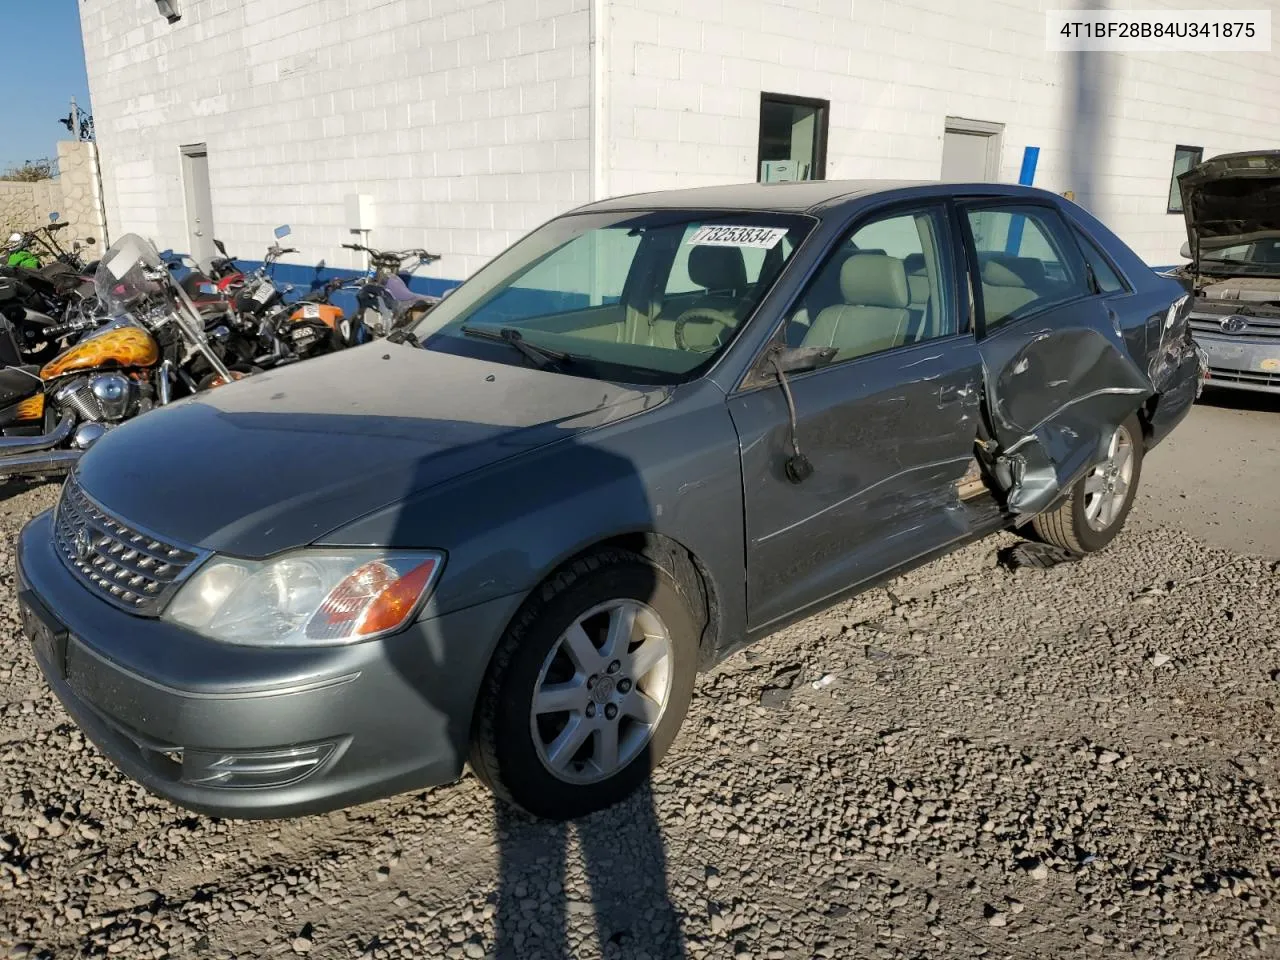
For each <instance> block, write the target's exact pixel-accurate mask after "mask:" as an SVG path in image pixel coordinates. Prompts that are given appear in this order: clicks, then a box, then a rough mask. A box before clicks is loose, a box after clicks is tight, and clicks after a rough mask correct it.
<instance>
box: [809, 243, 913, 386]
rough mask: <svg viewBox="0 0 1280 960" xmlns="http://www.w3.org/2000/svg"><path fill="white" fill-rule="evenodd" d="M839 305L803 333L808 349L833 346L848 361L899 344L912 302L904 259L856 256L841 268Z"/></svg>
mask: <svg viewBox="0 0 1280 960" xmlns="http://www.w3.org/2000/svg"><path fill="white" fill-rule="evenodd" d="M840 294H841V297H842V299H843V301H844V302H843V303H839V304H835V305H833V306H830V307H827V308H826V309H825V310H823V311H822V312H821V313H819V314H818V315H817V316H816V317H815V318H814V320H813V323H812V324H811V325H810V328H809V332H808V333H807V334H806V335H805V337H804V341H803V345H804V346H806V347H810V346H814V347H835V348H836V356H835V359H836V360H837V361H839V360H847V359H850V358H852V357H860V356H864V355H866V354H869V353H876V352H878V351H880V350H888V349H891V348H892V347H897V346H901V345H902V344H903V343H905V342H906V341H907V327H908V323H909V321H910V318H911V314H910V311H909V309H908V305H909V304H910V302H911V295H910V291H909V289H908V287H907V272H906V269H905V268H904V267H903V264H902V261H901V260H899V259H898V258H897V257H890V256H887V255H885V254H878V253H856V254H854V255H853V256H851V257H849V259H847V260H846V261H845V262H844V264H843V265H842V266H841V267H840Z"/></svg>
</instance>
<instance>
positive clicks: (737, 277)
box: [653, 246, 747, 349]
mask: <svg viewBox="0 0 1280 960" xmlns="http://www.w3.org/2000/svg"><path fill="white" fill-rule="evenodd" d="M688 269H689V279H690V280H692V281H693V282H694V283H695V284H697V285H698V286H699V287H702V289H703V292H702V294H701V295H699V296H698V297H697V298H696V299H694V301H693V302H692V303H690V304H687V305H685V306H683V307H681V308H680V309H679V310H678V311H677V312H673V313H667V312H666V311H663V314H662V315H660V316H659V317H658V318H657V319H655V320H654V321H653V344H654V346H658V347H675V346H676V339H675V326H676V320H678V319H679V318H680V317H681V316H684V315H686V314H687V313H689V311H691V310H698V311H700V312H702V313H710V314H712V315H714V316H717V317H720V318H722V319H723V321H724V323H723V324H715V323H708V322H706V321H702V320H692V321H690V322H689V323H687V324H685V327H684V341H685V345H686V346H688V347H692V348H695V349H697V348H704V347H710V346H711V345H713V344H714V343H715V342H716V341H718V340H719V339H720V338H721V337H722V336H724V334H725V330H726V328H732V327H734V326H736V325H737V323H738V321H739V320H740V319H741V318H740V317H739V316H738V311H739V310H740V309H741V308H742V305H743V303H744V301H745V296H746V293H747V264H746V261H745V260H744V259H743V258H742V251H741V250H740V249H738V248H737V247H709V246H696V247H693V248H692V249H690V251H689V268H688Z"/></svg>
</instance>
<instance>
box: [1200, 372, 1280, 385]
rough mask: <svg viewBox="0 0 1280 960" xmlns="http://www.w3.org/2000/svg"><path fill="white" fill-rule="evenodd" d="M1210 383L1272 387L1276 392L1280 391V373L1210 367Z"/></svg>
mask: <svg viewBox="0 0 1280 960" xmlns="http://www.w3.org/2000/svg"><path fill="white" fill-rule="evenodd" d="M1208 383H1209V385H1210V386H1213V385H1214V384H1215V383H1239V384H1241V385H1244V386H1254V387H1270V388H1272V389H1274V390H1280V373H1263V372H1260V371H1254V370H1226V369H1224V368H1222V367H1210V368H1209V380H1208Z"/></svg>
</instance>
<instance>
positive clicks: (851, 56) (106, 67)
mask: <svg viewBox="0 0 1280 960" xmlns="http://www.w3.org/2000/svg"><path fill="white" fill-rule="evenodd" d="M180 2H181V7H182V12H183V18H182V20H181V21H180V22H178V23H177V24H175V25H172V26H170V25H169V24H167V23H165V21H164V20H163V19H162V18H161V17H159V15H158V14H157V12H156V7H155V3H154V0H82V2H81V3H80V4H79V6H80V9H81V17H82V21H83V28H84V38H85V51H86V55H87V58H88V67H89V80H90V88H91V90H92V93H93V101H94V104H93V105H94V113H95V120H96V123H97V130H98V137H99V142H100V145H101V149H102V155H103V162H104V184H105V192H106V202H107V212H108V217H109V219H110V222H111V229H112V233H113V235H119V233H120V232H122V231H124V230H136V231H140V232H143V233H145V234H148V235H150V236H152V237H154V238H155V239H156V240H157V242H158V243H160V245H161V246H162V247H163V246H169V245H172V246H173V247H174V248H175V249H182V250H185V249H187V248H188V246H189V244H188V230H187V222H186V213H185V206H184V193H183V187H182V182H181V163H180V158H179V154H180V147H181V146H182V145H183V144H193V143H206V144H207V145H208V151H209V165H210V170H211V184H212V199H213V210H214V222H215V232H216V234H217V235H218V236H219V237H221V238H222V239H224V240H225V241H226V242H227V244H228V246H229V247H230V248H231V249H232V251H233V252H235V253H237V254H239V255H241V256H244V257H246V258H256V257H260V256H261V254H262V251H263V249H264V248H265V246H266V244H267V243H268V241H269V240H270V239H271V229H272V227H274V226H275V225H276V224H278V223H283V222H287V223H289V224H290V225H291V226H292V227H293V230H294V235H293V236H292V237H291V238H290V240H289V243H290V245H292V246H297V247H300V248H301V249H302V251H303V252H302V254H301V255H300V256H299V258H298V260H299V261H301V262H304V263H308V264H314V263H315V262H317V261H319V260H321V259H323V260H324V261H325V262H326V263H327V264H328V265H330V266H333V267H347V268H357V267H359V266H360V265H361V264H360V260H359V259H358V257H357V256H356V255H354V254H352V253H351V252H350V251H344V250H342V249H341V244H342V243H343V242H344V241H347V240H349V239H351V238H350V237H349V236H348V235H347V234H346V233H345V227H346V224H345V210H344V204H343V201H344V198H345V197H346V196H347V195H348V194H350V193H356V192H360V193H369V194H372V195H373V196H374V197H375V198H376V201H377V217H378V229H377V230H375V232H374V233H373V235H372V236H371V238H370V240H371V243H372V244H373V245H374V246H381V247H417V246H426V247H427V248H429V249H432V250H434V251H436V252H439V253H442V254H443V255H444V259H443V260H442V261H440V262H439V263H437V264H436V265H434V266H433V267H431V268H429V269H428V270H427V271H425V273H426V274H427V275H434V276H436V277H439V278H446V279H462V278H464V277H466V276H468V275H469V274H471V273H472V272H474V271H475V269H476V268H478V267H479V266H480V265H481V264H482V263H484V262H485V261H486V260H487V259H488V258H490V257H491V256H493V255H494V254H495V253H497V252H498V251H500V250H501V249H502V248H504V247H505V246H506V245H508V244H509V243H511V242H512V241H514V240H515V239H517V238H518V237H519V236H520V235H522V234H523V233H525V232H526V231H528V230H529V229H530V228H532V227H534V226H536V225H537V224H539V223H540V222H542V221H544V220H546V219H547V218H549V217H551V216H553V215H555V214H556V213H559V212H561V211H563V210H565V209H567V208H569V207H572V206H575V205H577V204H580V203H583V202H586V201H588V200H590V199H592V198H593V197H594V196H607V195H616V194H621V193H631V192H635V191H640V190H647V189H659V188H666V187H676V186H689V185H695V184H707V183H725V182H735V181H744V180H754V179H756V173H757V171H756V158H757V143H758V137H759V109H760V94H761V92H762V91H767V92H771V93H780V94H791V95H798V96H808V97H816V98H821V99H826V100H829V101H830V102H831V118H830V134H829V144H828V154H827V176H828V178H833V179H834V178H861V177H892V178H920V179H935V178H937V177H938V176H939V175H940V172H941V162H942V149H943V127H944V118H946V117H947V116H958V117H964V118H969V119H974V120H982V121H988V122H993V123H999V124H1004V131H1003V134H1002V138H1001V159H1000V179H1004V180H1016V179H1017V176H1018V172H1019V167H1020V165H1021V160H1022V154H1023V149H1024V147H1026V146H1028V145H1032V146H1038V147H1040V148H1041V152H1040V158H1039V166H1038V169H1037V172H1036V180H1035V182H1036V184H1037V185H1039V186H1044V187H1047V188H1049V189H1051V190H1055V191H1059V192H1061V191H1064V190H1075V191H1077V193H1079V194H1081V196H1080V199H1082V200H1085V199H1086V198H1085V197H1084V195H1083V193H1082V191H1083V185H1082V184H1081V183H1079V182H1075V181H1076V180H1078V178H1077V177H1073V174H1072V170H1071V167H1070V165H1069V163H1068V148H1069V147H1070V146H1071V144H1072V143H1075V142H1078V141H1079V136H1078V134H1077V133H1075V132H1073V131H1074V130H1075V128H1074V127H1073V124H1072V118H1071V111H1070V106H1071V103H1072V98H1071V93H1070V91H1071V89H1072V83H1073V79H1072V77H1073V74H1072V61H1070V60H1069V59H1068V57H1067V55H1064V54H1050V53H1048V52H1046V51H1045V49H1044V47H1045V43H1044V21H1043V9H1042V8H1044V7H1048V6H1060V5H1061V4H1058V3H1057V0H1022V2H1016V0H1013V2H1000V0H969V2H967V3H963V4H961V3H959V2H957V0H902V2H899V0H696V2H690V0H180ZM1167 5H1168V6H1181V7H1186V8H1196V9H1203V8H1206V7H1222V8H1223V9H1228V8H1230V7H1231V6H1232V5H1233V0H1171V2H1169V3H1168V4H1167ZM1234 5H1235V6H1239V4H1234ZM1267 5H1268V6H1273V7H1280V4H1277V3H1276V0H1267ZM593 39H594V40H598V43H595V44H594V45H593ZM1104 61H1105V63H1106V69H1105V70H1102V71H1101V72H1099V71H1098V69H1097V68H1096V67H1094V66H1090V68H1089V71H1090V73H1091V74H1092V75H1094V76H1097V75H1102V76H1105V77H1106V78H1107V79H1108V84H1107V87H1106V89H1105V90H1104V95H1103V96H1102V98H1101V101H1100V102H1101V104H1102V106H1101V117H1102V120H1101V133H1100V135H1099V138H1098V141H1097V142H1098V149H1097V150H1096V151H1092V157H1093V160H1094V167H1095V185H1094V186H1095V191H1094V195H1093V197H1092V198H1091V199H1089V200H1088V202H1089V205H1090V206H1091V208H1092V209H1093V210H1094V212H1096V213H1097V214H1099V215H1100V216H1101V217H1102V218H1103V219H1104V220H1105V221H1106V222H1107V223H1109V224H1110V225H1111V226H1112V227H1113V228H1114V229H1115V230H1116V231H1117V232H1118V233H1119V234H1120V235H1121V236H1122V237H1123V238H1124V239H1126V240H1127V241H1128V242H1129V243H1130V244H1132V245H1133V246H1134V247H1135V248H1136V249H1137V251H1138V252H1139V253H1140V254H1141V255H1142V256H1144V257H1145V258H1147V260H1148V262H1150V263H1153V264H1162V263H1170V262H1176V260H1177V256H1176V254H1177V249H1178V247H1179V245H1180V244H1181V242H1182V240H1183V228H1182V222H1181V218H1180V216H1178V215H1176V214H1175V215H1170V214H1167V213H1166V212H1165V210H1166V203H1167V193H1168V188H1169V177H1170V172H1171V167H1172V161H1173V151H1174V146H1175V145H1176V144H1188V145H1193V146H1201V147H1203V148H1204V151H1205V156H1206V157H1209V156H1212V155H1214V154H1217V153H1223V152H1228V151H1233V150H1241V149H1251V148H1274V147H1278V146H1280V56H1276V55H1275V54H1265V53H1254V54H1231V53H1220V54H1201V55H1191V54H1165V55H1154V54H1152V55H1140V54H1112V55H1107V56H1106V57H1105V58H1104ZM593 118H594V120H595V121H596V122H597V123H598V124H599V130H600V132H601V133H600V136H599V137H598V138H595V139H593V131H594V130H595V129H596V128H595V127H593Z"/></svg>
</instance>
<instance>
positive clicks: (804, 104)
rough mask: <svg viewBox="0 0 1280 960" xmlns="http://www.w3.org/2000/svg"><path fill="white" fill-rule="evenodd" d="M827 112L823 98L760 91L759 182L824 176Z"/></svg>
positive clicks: (814, 178)
mask: <svg viewBox="0 0 1280 960" xmlns="http://www.w3.org/2000/svg"><path fill="white" fill-rule="evenodd" d="M830 113H831V104H830V102H829V101H827V100H811V99H809V98H808V97H788V96H783V95H782V94H777V93H762V94H761V95H760V167H759V176H760V182H761V183H781V182H783V181H787V180H822V179H825V178H826V175H827V118H828V116H829V115H830Z"/></svg>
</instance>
